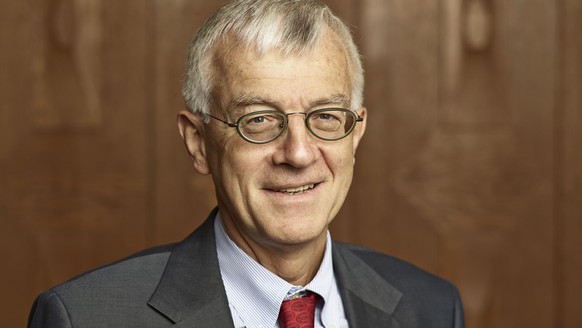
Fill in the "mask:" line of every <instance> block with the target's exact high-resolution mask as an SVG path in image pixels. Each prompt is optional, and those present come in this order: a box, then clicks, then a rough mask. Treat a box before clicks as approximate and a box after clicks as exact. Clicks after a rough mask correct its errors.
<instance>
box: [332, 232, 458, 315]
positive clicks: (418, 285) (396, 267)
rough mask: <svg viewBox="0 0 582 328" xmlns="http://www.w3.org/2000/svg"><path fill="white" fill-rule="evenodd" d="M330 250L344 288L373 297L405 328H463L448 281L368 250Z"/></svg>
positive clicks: (340, 245)
mask: <svg viewBox="0 0 582 328" xmlns="http://www.w3.org/2000/svg"><path fill="white" fill-rule="evenodd" d="M333 247H334V253H336V258H334V261H335V260H336V259H337V260H338V261H337V262H338V263H336V262H334V266H336V269H338V271H340V272H339V274H340V277H341V279H343V280H344V281H343V283H344V285H346V286H348V288H351V290H352V291H355V293H356V294H357V293H360V295H361V296H362V297H368V296H365V293H362V292H360V290H366V291H368V292H369V293H368V294H374V295H375V296H374V298H377V299H381V300H382V301H383V304H388V305H387V306H385V307H386V308H387V309H388V312H394V315H395V317H396V318H397V319H398V320H400V321H401V322H402V323H406V326H407V327H464V319H463V307H462V304H461V299H460V296H459V293H458V291H457V288H456V287H455V286H454V285H453V284H451V283H450V282H448V281H447V280H445V279H442V278H440V277H438V276H436V275H434V274H432V273H430V272H427V271H425V270H423V269H421V268H419V267H417V266H415V265H413V264H411V263H409V262H406V261H403V260H401V259H397V258H395V257H393V256H389V255H386V254H382V253H379V252H376V251H373V250H370V249H366V248H363V247H359V246H354V245H349V244H343V243H334V246H333ZM336 274H337V272H336ZM348 280H350V281H348ZM353 280H355V281H356V283H354V282H353ZM381 293H384V294H386V295H384V296H380V295H378V294H381ZM380 308H382V306H380ZM441 323H442V324H441Z"/></svg>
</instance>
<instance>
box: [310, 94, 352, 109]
mask: <svg viewBox="0 0 582 328" xmlns="http://www.w3.org/2000/svg"><path fill="white" fill-rule="evenodd" d="M349 103H350V98H349V97H347V96H346V95H344V94H341V93H338V94H335V95H331V96H330V97H323V98H318V99H315V100H313V101H310V102H309V106H311V107H314V106H318V105H340V106H343V107H347V106H348V105H349Z"/></svg>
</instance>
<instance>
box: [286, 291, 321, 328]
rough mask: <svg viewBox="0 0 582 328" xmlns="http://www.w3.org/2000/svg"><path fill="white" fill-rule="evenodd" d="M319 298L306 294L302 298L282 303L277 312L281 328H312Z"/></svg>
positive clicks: (312, 294)
mask: <svg viewBox="0 0 582 328" xmlns="http://www.w3.org/2000/svg"><path fill="white" fill-rule="evenodd" d="M319 298H320V297H319V295H317V294H315V293H312V292H307V293H306V295H305V296H303V297H299V298H295V299H291V300H287V301H283V304H281V311H280V312H279V324H280V325H281V328H313V322H314V320H315V307H316V306H317V302H319Z"/></svg>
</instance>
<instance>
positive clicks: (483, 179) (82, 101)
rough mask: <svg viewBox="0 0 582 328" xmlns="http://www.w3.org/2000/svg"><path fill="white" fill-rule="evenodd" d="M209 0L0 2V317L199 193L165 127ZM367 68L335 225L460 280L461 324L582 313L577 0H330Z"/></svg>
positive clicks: (547, 319) (172, 216)
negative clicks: (355, 142) (357, 138)
mask: <svg viewBox="0 0 582 328" xmlns="http://www.w3.org/2000/svg"><path fill="white" fill-rule="evenodd" d="M220 3H221V1H208V0H134V1H129V0H124V1H107V2H106V1H105V0H20V1H9V0H0V258H1V259H2V261H3V263H4V264H3V265H2V267H3V269H2V270H0V284H1V290H2V293H3V294H4V297H3V298H2V300H0V316H1V317H2V322H3V324H2V325H3V326H6V327H22V326H25V323H26V317H27V314H28V310H29V308H30V305H31V303H32V301H33V298H34V296H35V295H36V294H37V293H38V292H40V291H41V290H43V289H46V288H48V287H50V286H52V285H54V284H56V283H58V282H61V281H63V280H66V279H68V278H70V277H71V276H73V275H75V274H77V273H79V272H82V271H84V270H88V269H90V268H93V267H95V266H98V265H102V264H105V263H108V262H110V261H113V260H115V259H118V258H120V257H122V256H125V255H128V254H130V253H133V252H135V251H138V250H140V249H142V248H144V247H147V246H151V245H154V244H159V243H166V242H170V241H175V240H180V239H182V238H183V237H184V236H186V235H187V234H188V233H189V232H190V230H191V229H193V228H194V227H196V226H197V225H198V224H199V223H200V222H201V221H202V220H203V219H204V218H205V217H206V215H207V213H208V211H209V210H210V209H211V208H212V207H213V206H214V204H215V200H214V193H213V190H212V183H211V181H210V179H209V178H208V177H201V176H198V175H197V174H195V172H194V170H193V169H192V167H191V166H190V162H189V159H188V158H187V156H186V152H185V151H184V149H183V146H182V144H181V141H180V138H179V136H178V133H177V129H176V122H175V117H176V116H175V115H176V113H177V111H178V110H180V109H182V108H183V103H182V99H181V96H180V93H179V90H180V80H181V75H182V68H183V61H184V53H185V48H186V45H187V44H188V42H189V40H190V38H191V37H192V35H193V33H194V31H195V30H196V28H197V27H198V26H200V24H201V23H202V21H203V20H204V19H205V18H206V17H207V16H208V15H209V14H210V13H211V12H212V11H214V10H215V9H216V8H217V7H218V6H219V5H220ZM328 3H329V4H330V5H331V6H332V7H333V8H334V9H335V10H336V11H337V12H338V13H339V14H340V16H342V17H343V18H344V19H345V20H346V21H347V22H348V23H349V24H350V25H353V26H354V33H355V35H356V37H357V40H358V43H359V45H360V47H361V50H362V53H363V56H364V62H365V67H366V71H367V90H366V94H365V95H366V106H367V107H368V109H369V123H368V131H367V135H366V136H365V138H364V141H363V143H362V144H361V148H360V150H359V153H358V156H357V165H356V174H355V180H354V183H353V187H352V189H351V192H350V195H349V197H348V200H347V202H346V204H345V206H344V208H343V210H342V212H341V214H340V216H339V217H338V218H337V220H336V222H335V223H334V225H333V228H332V229H333V235H334V236H335V238H336V239H341V240H345V241H350V242H355V243H359V244H362V245H365V246H369V247H372V248H375V249H378V250H381V251H384V252H387V253H390V254H393V255H396V256H398V257H401V258H404V259H407V260H409V261H412V262H413V263H415V264H417V265H419V266H421V267H423V268H425V269H426V270H429V271H432V272H435V273H437V274H440V275H442V276H444V277H446V278H448V279H450V280H452V281H453V282H454V283H456V284H457V286H458V287H459V288H460V291H461V294H462V296H463V299H464V303H465V307H466V316H467V321H468V326H469V327H472V328H481V327H495V328H510V327H511V328H515V327H524V328H526V327H527V328H538V327H539V328H542V327H557V328H575V327H581V326H582V311H581V310H580V309H582V278H581V277H582V37H581V32H582V1H581V0H527V1H526V0H512V1H506V0H438V1H425V0H334V1H331V0H330V1H328Z"/></svg>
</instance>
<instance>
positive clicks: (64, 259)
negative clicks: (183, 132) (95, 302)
mask: <svg viewBox="0 0 582 328" xmlns="http://www.w3.org/2000/svg"><path fill="white" fill-rule="evenodd" d="M0 12H1V14H0V15H1V16H0V17H1V19H0V21H1V22H2V23H1V24H2V26H1V28H0V30H1V31H2V32H1V33H2V38H1V41H0V42H1V48H2V49H3V50H2V51H1V52H0V53H2V55H1V56H2V57H1V58H2V59H1V62H2V69H1V71H2V74H0V90H2V91H1V92H2V97H0V103H1V107H2V110H1V113H2V114H1V129H0V130H2V132H1V133H2V138H1V139H2V140H3V141H2V144H1V146H0V181H1V182H0V183H1V187H0V188H1V189H0V217H1V219H0V256H1V257H2V258H3V259H6V260H7V262H5V263H6V264H7V266H6V267H8V268H9V270H2V271H1V272H0V281H2V284H3V286H2V291H3V292H4V293H5V295H6V297H4V298H3V301H2V304H1V305H0V311H1V312H0V313H1V316H2V318H3V319H2V320H3V323H4V324H6V325H7V326H10V327H23V326H25V324H26V318H27V314H28V310H29V309H30V305H31V304H32V300H33V298H34V296H35V295H36V294H37V293H38V292H39V291H40V290H42V289H46V288H48V287H49V286H51V285H54V284H56V283H58V282H62V281H64V280H66V279H68V278H70V277H72V276H73V275H75V274H78V273H80V272H81V271H85V270H88V269H90V268H93V267H95V266H97V265H100V264H104V263H106V262H109V261H112V260H114V259H117V258H119V257H121V256H125V255H128V254H130V253H132V252H134V251H137V250H138V249H140V248H143V247H144V246H145V238H144V236H145V220H144V218H145V216H146V203H145V199H146V197H145V194H146V182H147V181H146V174H145V173H146V172H145V170H144V165H143V163H144V162H145V157H146V144H145V139H144V136H145V133H146V131H145V120H146V116H145V115H144V112H145V111H144V108H145V104H146V98H145V87H144V83H145V81H146V78H145V61H144V58H145V56H144V54H145V53H146V49H145V42H146V38H145V31H146V29H145V22H146V20H145V6H144V4H143V3H140V2H128V1H120V2H117V1H116V2H111V3H109V2H108V3H107V4H105V1H65V0H63V1H60V0H59V1H57V0H54V1H41V0H31V1H10V2H7V1H3V2H2V3H1V4H0ZM128 17H131V20H128V19H127V18H128ZM6 49H9V50H10V51H5V50H6Z"/></svg>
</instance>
